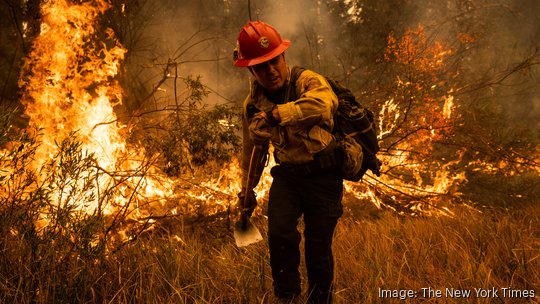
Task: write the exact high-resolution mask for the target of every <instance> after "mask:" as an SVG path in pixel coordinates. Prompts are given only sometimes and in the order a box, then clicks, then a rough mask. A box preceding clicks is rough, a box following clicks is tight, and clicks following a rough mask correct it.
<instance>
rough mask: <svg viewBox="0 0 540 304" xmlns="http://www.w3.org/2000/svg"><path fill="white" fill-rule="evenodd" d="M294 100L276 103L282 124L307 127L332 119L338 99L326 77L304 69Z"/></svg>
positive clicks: (298, 81)
mask: <svg viewBox="0 0 540 304" xmlns="http://www.w3.org/2000/svg"><path fill="white" fill-rule="evenodd" d="M296 90H297V92H296V93H297V94H296V96H300V98H298V99H297V100H295V101H292V102H288V103H285V104H281V105H278V111H279V115H280V118H281V122H280V124H281V125H282V126H299V127H303V126H306V127H309V126H313V125H317V124H320V123H321V122H323V121H332V116H333V114H334V113H335V111H336V110H337V106H338V100H337V97H336V95H335V94H334V92H333V91H332V88H331V87H330V84H328V82H327V81H326V79H325V78H324V77H323V76H321V75H319V74H317V73H315V72H313V71H310V70H305V71H304V72H303V73H302V74H301V75H300V77H299V78H298V80H297V83H296Z"/></svg>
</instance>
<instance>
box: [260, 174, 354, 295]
mask: <svg viewBox="0 0 540 304" xmlns="http://www.w3.org/2000/svg"><path fill="white" fill-rule="evenodd" d="M271 173H272V176H273V178H274V180H273V183H272V186H271V188H270V197H269V202H268V240H269V246H270V266H271V267H272V277H273V280H274V292H275V294H276V296H278V297H280V298H292V297H294V296H296V295H299V294H300V292H301V290H300V273H299V270H298V266H299V264H300V250H299V244H300V239H301V236H300V233H299V232H298V229H297V225H298V219H299V218H300V216H301V215H302V214H303V215H304V226H305V230H304V237H305V259H306V266H307V272H308V282H309V291H308V292H309V295H310V296H309V301H308V303H331V302H332V281H333V277H334V260H333V256H332V237H333V234H334V228H335V227H336V224H337V221H338V218H339V217H340V216H341V215H342V213H343V208H342V205H341V197H342V193H343V180H342V178H341V176H340V174H339V173H338V171H337V170H332V171H330V172H325V173H319V174H310V175H304V174H295V173H293V172H291V171H290V170H289V169H288V168H286V167H283V166H276V167H274V168H272V170H271Z"/></svg>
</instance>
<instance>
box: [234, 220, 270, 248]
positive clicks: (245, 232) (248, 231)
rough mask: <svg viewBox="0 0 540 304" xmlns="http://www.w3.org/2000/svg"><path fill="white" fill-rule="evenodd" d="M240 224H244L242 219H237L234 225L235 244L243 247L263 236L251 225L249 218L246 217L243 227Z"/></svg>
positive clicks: (259, 239) (260, 239)
mask: <svg viewBox="0 0 540 304" xmlns="http://www.w3.org/2000/svg"><path fill="white" fill-rule="evenodd" d="M242 226H244V225H242V221H238V222H236V224H235V225H234V240H235V241H236V246H238V247H245V246H248V245H251V244H254V243H257V242H259V241H262V239H263V238H262V235H261V232H259V229H257V227H255V225H253V223H252V222H251V220H249V219H248V220H247V221H246V222H245V227H242ZM242 228H245V229H242Z"/></svg>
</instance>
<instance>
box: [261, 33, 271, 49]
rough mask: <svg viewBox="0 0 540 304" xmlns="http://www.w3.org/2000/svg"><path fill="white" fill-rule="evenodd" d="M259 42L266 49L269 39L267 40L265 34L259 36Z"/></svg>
mask: <svg viewBox="0 0 540 304" xmlns="http://www.w3.org/2000/svg"><path fill="white" fill-rule="evenodd" d="M259 44H260V45H261V46H262V47H263V48H265V49H266V48H268V47H269V46H270V41H268V38H267V37H266V36H262V37H261V38H259Z"/></svg>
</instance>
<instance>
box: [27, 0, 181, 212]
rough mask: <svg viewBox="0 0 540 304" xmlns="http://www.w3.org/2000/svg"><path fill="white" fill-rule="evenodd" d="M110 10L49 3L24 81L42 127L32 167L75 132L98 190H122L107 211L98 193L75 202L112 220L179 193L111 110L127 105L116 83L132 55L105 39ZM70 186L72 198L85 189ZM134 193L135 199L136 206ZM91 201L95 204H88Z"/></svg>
mask: <svg viewBox="0 0 540 304" xmlns="http://www.w3.org/2000/svg"><path fill="white" fill-rule="evenodd" d="M109 7H110V5H109V4H108V3H107V2H105V1H102V0H95V1H88V2H73V3H72V2H70V1H68V0H55V1H45V2H43V4H42V6H41V10H42V16H43V20H42V23H41V32H40V34H39V35H38V36H37V37H36V38H35V40H34V42H33V45H32V50H31V52H30V54H29V55H28V58H27V59H26V61H25V63H24V67H23V69H22V73H21V78H20V86H21V87H22V88H23V90H24V95H23V96H22V103H23V104H24V105H25V107H26V114H27V115H28V117H29V118H30V124H31V125H35V126H36V127H38V128H41V132H40V133H41V135H40V136H39V140H40V141H41V144H40V145H39V147H38V149H37V151H36V155H35V159H34V162H33V164H32V166H33V168H34V169H39V168H41V167H42V166H44V165H46V164H47V163H48V162H49V161H50V159H51V158H53V157H54V156H55V155H56V154H57V153H58V151H59V143H61V142H62V141H63V140H64V139H65V138H68V137H69V136H70V134H72V133H73V132H75V134H76V135H77V138H79V139H80V141H81V144H82V147H81V150H82V151H84V153H92V154H93V156H94V157H95V160H96V163H95V167H96V168H97V173H96V174H98V176H99V178H98V180H99V185H98V186H97V188H98V189H102V191H103V189H107V188H110V187H117V191H118V195H116V196H115V197H114V199H112V201H111V204H109V205H107V206H102V205H101V204H102V198H100V195H99V194H97V195H91V193H87V194H86V195H85V196H83V197H82V198H84V199H83V200H82V201H80V202H74V203H77V204H79V205H80V206H79V208H82V209H85V210H87V211H88V212H93V210H95V209H96V208H101V209H102V210H103V211H104V212H105V213H106V214H107V213H112V212H114V211H115V210H116V209H117V208H119V206H124V205H126V204H129V203H130V201H135V202H136V204H134V205H138V204H139V200H138V198H141V199H144V200H152V199H154V200H156V199H157V200H160V199H163V198H166V197H172V188H173V187H172V182H171V181H169V180H167V179H165V178H164V177H163V176H162V175H161V174H160V173H159V171H158V170H156V169H155V168H153V167H152V166H151V163H152V162H153V161H154V160H152V159H147V158H146V157H145V155H144V150H143V149H140V148H133V147H129V146H128V145H127V143H126V141H125V136H126V133H127V131H128V130H127V128H126V126H123V125H121V124H120V123H118V122H117V117H116V114H115V112H114V109H113V107H114V106H115V105H119V104H121V103H122V88H121V87H120V85H119V83H118V82H117V81H116V79H115V76H116V75H117V74H118V73H119V69H120V65H121V62H122V60H123V58H124V55H125V54H126V52H127V50H126V49H125V48H124V47H123V46H122V45H120V43H118V42H117V41H116V39H115V37H114V33H113V32H112V30H111V29H107V30H106V31H105V32H104V33H100V32H99V29H98V27H97V25H98V21H99V18H100V16H101V15H102V14H103V13H104V12H105V11H106V10H107V9H109ZM100 35H101V37H100ZM98 38H100V39H98ZM99 40H102V41H107V42H109V44H110V45H112V46H108V45H107V44H105V43H100V42H98V41H99ZM41 178H45V177H41ZM68 183H70V186H69V189H71V190H69V191H73V189H75V188H77V187H79V188H80V187H82V185H81V183H82V181H80V180H79V181H77V180H75V181H69V182H68ZM69 191H68V192H69ZM94 191H95V190H94ZM65 192H66V189H65V187H64V188H62V189H58V190H57V192H56V193H55V196H56V197H57V199H58V200H59V202H61V200H62V197H63V196H64V197H65ZM133 193H136V194H137V195H136V197H135V199H134V196H133V195H132V194H133ZM91 198H93V200H92V201H91V202H88V201H84V200H85V199H91ZM79 199H80V198H79ZM137 211H138V214H139V215H141V213H140V210H137Z"/></svg>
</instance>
